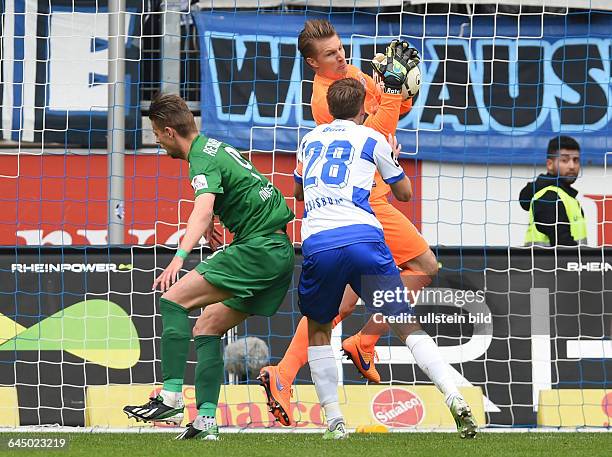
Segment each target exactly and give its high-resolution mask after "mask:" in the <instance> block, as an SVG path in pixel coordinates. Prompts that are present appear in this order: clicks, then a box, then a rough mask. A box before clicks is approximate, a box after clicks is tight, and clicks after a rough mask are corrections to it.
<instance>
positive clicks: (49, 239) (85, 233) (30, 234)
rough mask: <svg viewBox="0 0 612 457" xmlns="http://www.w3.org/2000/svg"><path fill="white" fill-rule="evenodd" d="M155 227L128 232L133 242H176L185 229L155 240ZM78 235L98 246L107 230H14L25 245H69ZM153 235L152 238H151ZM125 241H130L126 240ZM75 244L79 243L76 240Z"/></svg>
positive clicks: (105, 241)
mask: <svg viewBox="0 0 612 457" xmlns="http://www.w3.org/2000/svg"><path fill="white" fill-rule="evenodd" d="M155 233H156V232H155V229H129V230H128V234H130V235H132V236H134V237H135V238H136V242H135V243H134V244H155V243H157V244H169V245H174V244H178V243H179V241H180V240H181V237H182V236H183V235H184V234H185V229H180V230H177V231H175V232H173V233H172V234H170V235H169V236H168V238H167V239H165V240H163V239H158V240H157V241H156V240H155V238H154V237H155ZM74 235H80V236H82V237H84V238H85V239H86V240H87V241H88V243H89V244H90V245H92V246H96V245H97V246H100V245H105V244H107V243H108V242H107V236H108V230H89V229H78V230H76V231H75V232H73V235H71V234H70V232H69V231H67V230H53V231H51V232H50V233H48V234H47V235H45V234H44V230H40V229H36V230H18V231H17V232H16V237H17V238H22V239H23V240H24V241H25V245H26V246H43V245H50V246H70V245H72V244H73V236H74ZM151 237H153V239H151ZM126 242H130V241H129V240H127V241H126ZM76 244H81V242H78V243H76ZM200 244H202V245H204V246H205V245H206V244H207V243H206V241H205V240H204V238H201V239H200Z"/></svg>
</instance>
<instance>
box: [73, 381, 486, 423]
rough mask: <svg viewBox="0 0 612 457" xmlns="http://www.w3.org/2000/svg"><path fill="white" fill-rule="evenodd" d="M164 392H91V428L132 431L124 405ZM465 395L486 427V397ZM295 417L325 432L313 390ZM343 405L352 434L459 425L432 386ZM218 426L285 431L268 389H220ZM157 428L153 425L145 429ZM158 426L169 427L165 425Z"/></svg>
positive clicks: (367, 393) (344, 391) (350, 390)
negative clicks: (273, 411)
mask: <svg viewBox="0 0 612 457" xmlns="http://www.w3.org/2000/svg"><path fill="white" fill-rule="evenodd" d="M160 390H161V386H137V385H122V386H121V385H108V386H92V387H88V388H87V390H86V400H85V405H86V411H85V414H86V422H85V425H86V426H91V427H114V428H125V427H133V426H134V425H138V426H140V424H136V423H135V422H134V420H130V419H128V418H127V416H126V415H125V413H124V412H123V411H121V408H117V404H119V405H129V404H138V403H139V402H141V401H142V399H143V398H149V397H154V396H156V395H157V393H158V392H159V391H160ZM461 393H462V394H463V396H464V397H465V399H466V401H467V402H468V403H469V404H470V406H471V407H472V413H473V414H474V417H475V418H476V420H477V421H478V422H479V423H481V424H482V423H484V422H485V413H484V408H483V403H482V392H481V390H480V388H478V387H464V388H462V389H461ZM293 395H294V396H293V401H294V402H293V404H292V407H293V416H294V418H295V420H296V422H297V425H296V428H321V427H325V425H324V424H325V420H324V418H323V415H322V409H321V406H320V405H319V401H318V399H317V393H316V391H315V388H314V386H312V385H299V386H296V387H295V389H294V392H293ZM183 399H184V401H185V409H186V421H189V422H192V421H193V420H194V419H195V418H196V416H197V415H198V409H197V407H196V399H195V389H194V387H193V386H183ZM338 399H339V401H340V404H341V405H342V413H343V415H344V418H345V420H346V425H347V426H348V427H349V428H357V427H359V426H371V425H384V426H385V427H389V428H400V429H401V428H412V429H417V430H418V429H453V428H454V427H455V421H454V419H453V417H452V415H451V414H450V411H449V409H448V408H447V407H446V404H445V403H444V397H443V396H442V394H440V392H439V391H438V390H437V389H436V388H435V387H433V386H376V385H368V386H341V387H338ZM217 420H218V422H219V426H221V427H239V428H262V427H265V428H271V427H276V428H279V429H282V428H283V427H282V426H281V425H280V424H279V423H278V422H276V420H275V419H274V416H273V415H272V414H271V413H270V412H268V406H267V405H266V396H265V394H264V392H263V389H254V388H253V386H236V385H225V386H223V387H222V388H221V395H220V401H219V405H218V407H217ZM145 426H149V427H150V426H152V424H145ZM157 426H161V427H164V426H163V425H162V424H159V425H157Z"/></svg>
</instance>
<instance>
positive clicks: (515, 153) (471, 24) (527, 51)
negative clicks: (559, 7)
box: [194, 10, 612, 165]
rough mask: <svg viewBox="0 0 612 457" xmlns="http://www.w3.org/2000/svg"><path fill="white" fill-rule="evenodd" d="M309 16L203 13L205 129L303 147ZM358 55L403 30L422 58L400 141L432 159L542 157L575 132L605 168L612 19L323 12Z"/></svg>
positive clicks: (199, 17) (272, 145)
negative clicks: (304, 39) (302, 47)
mask: <svg viewBox="0 0 612 457" xmlns="http://www.w3.org/2000/svg"><path fill="white" fill-rule="evenodd" d="M310 17H311V16H306V15H304V14H303V13H302V14H290V13H283V14H280V13H255V12H241V11H238V10H236V11H230V12H214V13H211V12H198V13H194V18H195V21H196V24H197V27H198V31H199V37H200V45H201V65H202V68H201V70H202V71H201V78H202V89H201V91H202V92H201V109H202V124H203V126H202V129H203V131H204V132H205V133H207V134H210V135H213V136H217V137H219V138H221V139H223V140H225V141H228V142H230V143H232V144H234V145H235V146H237V147H239V148H244V149H257V150H264V151H295V150H296V149H297V144H298V141H299V138H300V137H301V136H302V135H303V134H304V132H306V131H307V130H308V129H310V128H312V127H313V126H314V122H313V120H312V115H311V112H310V108H309V106H308V104H309V101H310V95H311V92H312V84H311V83H310V82H309V80H310V81H311V80H312V71H311V70H310V69H309V68H307V65H306V64H304V63H303V60H302V59H301V56H300V54H299V52H298V50H297V46H296V45H297V35H298V34H299V31H300V30H301V29H302V27H303V24H304V21H305V20H306V19H308V18H310ZM324 17H327V18H329V19H330V20H331V22H332V23H333V24H334V26H335V27H336V29H337V31H338V33H339V35H340V37H341V38H342V40H343V43H344V45H345V49H346V52H347V56H350V58H351V62H352V63H353V64H354V65H356V66H358V67H360V68H362V69H363V70H364V71H365V72H367V73H368V74H369V73H371V70H370V68H369V60H370V59H371V58H372V56H373V55H374V53H375V52H376V51H379V52H380V51H382V50H384V48H385V46H386V44H387V43H388V42H389V41H390V40H391V39H392V38H394V37H397V36H401V38H402V39H404V40H407V41H408V42H409V43H410V44H411V45H412V46H414V47H416V48H417V49H418V50H419V52H420V54H421V56H422V58H423V60H422V62H421V65H420V69H421V72H422V81H423V83H422V86H421V90H420V93H419V94H418V96H417V97H416V98H415V101H414V107H413V109H412V110H411V112H410V113H409V114H407V115H406V116H404V117H402V118H401V119H400V121H399V125H398V127H399V130H398V137H399V140H400V142H401V143H402V144H403V145H404V150H405V151H406V152H408V153H416V157H417V158H419V159H423V160H432V161H444V162H469V163H502V164H504V163H505V164H538V165H539V164H542V162H543V161H544V158H545V150H546V146H547V143H548V141H549V140H550V138H552V137H553V136H556V135H561V134H562V135H570V136H573V137H575V138H576V139H577V140H578V141H579V143H580V144H581V146H582V149H583V161H584V162H587V163H590V164H594V165H601V164H603V163H604V161H605V158H606V152H607V151H612V145H611V144H609V142H610V140H608V136H609V132H610V122H611V114H612V111H611V110H612V103H610V98H611V91H610V78H611V71H612V68H611V66H610V49H611V45H612V39H611V38H610V32H609V31H610V30H611V29H612V15H610V14H605V13H587V12H582V13H574V14H570V15H566V16H562V15H545V16H542V15H534V16H521V17H520V18H519V17H516V16H503V15H499V16H480V17H473V18H472V19H470V18H469V17H466V16H461V15H456V16H454V15H451V16H447V15H432V16H422V15H410V14H404V15H402V17H401V23H400V21H399V16H397V15H395V16H394V15H389V16H386V15H378V16H377V15H374V14H366V13H351V14H346V13H337V14H330V15H325V16H324Z"/></svg>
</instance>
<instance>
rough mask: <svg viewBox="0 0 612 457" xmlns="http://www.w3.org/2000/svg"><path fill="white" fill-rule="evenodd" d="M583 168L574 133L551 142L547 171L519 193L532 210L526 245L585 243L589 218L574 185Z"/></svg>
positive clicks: (529, 209)
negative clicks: (586, 216)
mask: <svg viewBox="0 0 612 457" xmlns="http://www.w3.org/2000/svg"><path fill="white" fill-rule="evenodd" d="M579 172H580V146H579V145H578V143H577V142H576V140H574V139H573V138H571V137H568V136H558V137H555V138H553V139H552V140H550V142H549V143H548V151H547V154H546V174H541V175H540V176H538V178H537V179H536V180H535V181H533V182H530V183H529V184H527V185H526V186H525V187H524V188H523V190H521V194H520V197H519V200H520V203H521V206H522V207H523V209H524V210H525V211H529V228H528V229H527V234H526V235H525V245H528V246H531V245H537V246H577V245H580V244H586V221H585V219H584V212H583V211H582V208H581V207H580V203H578V200H576V195H577V194H578V191H577V190H576V189H574V188H573V187H572V184H573V183H574V181H576V178H577V177H578V174H579Z"/></svg>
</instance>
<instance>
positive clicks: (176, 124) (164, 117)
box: [149, 93, 198, 137]
mask: <svg viewBox="0 0 612 457" xmlns="http://www.w3.org/2000/svg"><path fill="white" fill-rule="evenodd" d="M149 119H151V121H153V122H155V125H156V126H157V127H158V128H162V129H163V128H165V127H170V128H173V129H174V130H176V132H177V133H178V134H179V135H180V136H182V137H186V136H188V135H189V134H190V133H194V132H195V133H198V127H197V126H196V123H195V119H194V118H193V113H192V112H191V110H190V109H189V107H188V106H187V103H185V100H183V99H182V98H181V97H179V96H178V95H175V94H162V93H159V94H157V95H156V96H155V98H153V100H151V106H150V107H149Z"/></svg>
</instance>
